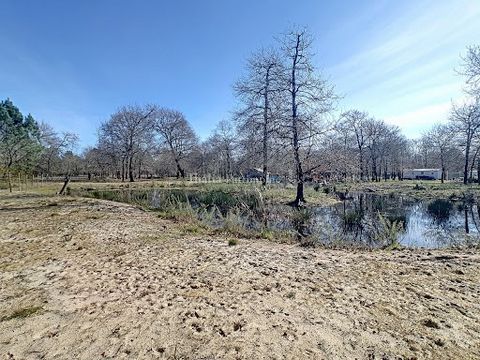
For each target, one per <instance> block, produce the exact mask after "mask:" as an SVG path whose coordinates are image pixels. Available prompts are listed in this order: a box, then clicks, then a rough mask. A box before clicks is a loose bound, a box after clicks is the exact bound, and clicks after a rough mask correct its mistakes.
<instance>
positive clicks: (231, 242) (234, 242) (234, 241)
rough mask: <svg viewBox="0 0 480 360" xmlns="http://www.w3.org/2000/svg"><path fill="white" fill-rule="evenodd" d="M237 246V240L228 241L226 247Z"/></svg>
mask: <svg viewBox="0 0 480 360" xmlns="http://www.w3.org/2000/svg"><path fill="white" fill-rule="evenodd" d="M235 245H238V240H237V239H228V246H235Z"/></svg>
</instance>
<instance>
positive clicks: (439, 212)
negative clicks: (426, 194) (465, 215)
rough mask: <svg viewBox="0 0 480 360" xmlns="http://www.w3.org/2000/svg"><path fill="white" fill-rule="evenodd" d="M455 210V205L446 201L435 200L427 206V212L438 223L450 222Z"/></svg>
mask: <svg viewBox="0 0 480 360" xmlns="http://www.w3.org/2000/svg"><path fill="white" fill-rule="evenodd" d="M452 209H453V204H452V203H451V202H450V201H448V200H444V199H435V200H433V201H432V202H430V203H429V204H428V205H427V211H428V212H429V214H430V215H432V216H433V218H434V219H435V220H437V221H438V222H443V221H446V220H448V218H449V217H450V213H451V211H452Z"/></svg>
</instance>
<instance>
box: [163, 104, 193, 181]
mask: <svg viewBox="0 0 480 360" xmlns="http://www.w3.org/2000/svg"><path fill="white" fill-rule="evenodd" d="M154 119H155V122H154V127H155V130H156V131H157V133H158V134H159V135H160V138H161V139H162V141H163V142H164V144H165V145H166V146H167V147H168V149H169V151H170V153H171V155H172V157H173V160H174V161H175V165H176V168H177V178H180V177H182V178H185V168H184V165H183V164H182V163H183V162H184V160H185V159H186V158H187V157H188V156H189V155H190V154H191V153H192V151H193V150H194V149H195V147H196V146H197V145H198V139H197V136H196V135H195V132H194V131H193V129H192V127H191V126H190V124H189V123H188V122H187V120H186V119H185V116H184V115H183V114H182V113H181V112H179V111H176V110H170V109H165V108H159V109H156V111H155V113H154Z"/></svg>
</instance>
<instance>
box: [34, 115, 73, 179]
mask: <svg viewBox="0 0 480 360" xmlns="http://www.w3.org/2000/svg"><path fill="white" fill-rule="evenodd" d="M40 142H41V144H42V146H43V151H42V154H41V156H40V159H39V165H38V166H39V168H40V171H42V172H44V173H45V174H46V175H47V177H48V176H51V175H52V171H53V170H54V167H56V168H57V169H56V170H57V171H58V170H59V167H61V162H62V157H63V155H64V154H65V153H66V152H67V151H68V150H72V148H73V147H74V146H75V145H76V144H77V143H78V136H77V135H76V134H73V133H70V132H64V133H57V132H56V131H55V130H54V129H53V128H52V127H51V126H50V125H48V124H46V123H42V124H40Z"/></svg>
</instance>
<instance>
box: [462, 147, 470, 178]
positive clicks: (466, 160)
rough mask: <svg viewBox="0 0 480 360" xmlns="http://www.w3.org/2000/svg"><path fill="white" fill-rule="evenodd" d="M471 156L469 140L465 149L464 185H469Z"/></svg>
mask: <svg viewBox="0 0 480 360" xmlns="http://www.w3.org/2000/svg"><path fill="white" fill-rule="evenodd" d="M469 156H470V139H468V140H467V147H466V149H465V167H464V170H463V184H465V185H466V184H467V183H468V160H469Z"/></svg>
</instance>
